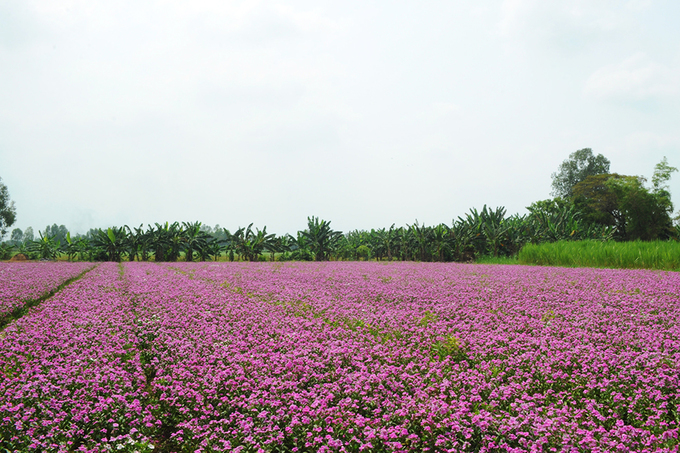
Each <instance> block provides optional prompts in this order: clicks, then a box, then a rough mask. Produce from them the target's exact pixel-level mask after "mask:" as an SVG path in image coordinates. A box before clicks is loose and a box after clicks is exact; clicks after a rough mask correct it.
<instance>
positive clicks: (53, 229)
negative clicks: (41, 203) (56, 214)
mask: <svg viewBox="0 0 680 453" xmlns="http://www.w3.org/2000/svg"><path fill="white" fill-rule="evenodd" d="M67 234H68V229H67V228H66V226H65V225H57V224H56V223H55V224H54V225H52V226H50V225H47V226H46V227H45V236H50V237H51V238H54V241H55V242H56V243H57V244H58V245H59V246H62V245H65V244H66V235H67Z"/></svg>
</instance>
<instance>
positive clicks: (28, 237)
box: [24, 227, 35, 244]
mask: <svg viewBox="0 0 680 453" xmlns="http://www.w3.org/2000/svg"><path fill="white" fill-rule="evenodd" d="M34 237H35V236H34V235H33V227H28V228H26V230H25V231H24V244H26V243H28V242H31V241H32V240H33V239H34Z"/></svg>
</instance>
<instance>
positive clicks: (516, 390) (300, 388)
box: [0, 262, 680, 452]
mask: <svg viewBox="0 0 680 453" xmlns="http://www.w3.org/2000/svg"><path fill="white" fill-rule="evenodd" d="M679 314H680V278H679V277H678V274H674V273H665V272H650V271H615V270H595V269H587V270H584V269H554V268H533V267H522V266H481V265H458V264H436V263H391V264H383V263H370V262H369V263H342V262H333V263H286V264H282V263H219V264H217V263H173V264H170V263H168V264H163V265H159V264H154V263H125V264H124V265H116V264H113V263H104V264H101V265H99V266H98V267H97V268H95V269H94V270H92V271H90V272H88V273H87V274H85V275H84V276H83V277H82V278H81V279H79V280H77V281H75V282H74V283H72V284H70V285H69V286H67V287H66V288H65V289H64V290H62V291H60V292H58V293H57V294H56V295H55V296H54V297H52V298H50V299H48V300H46V301H45V302H43V303H42V304H41V305H40V306H39V307H37V308H35V309H33V310H32V311H31V312H30V313H29V314H28V315H27V316H24V317H23V318H21V319H19V320H17V321H16V322H14V323H12V324H11V325H10V326H8V327H7V328H6V329H5V330H4V332H3V333H4V336H5V338H4V339H3V340H0V373H2V380H0V449H2V448H4V449H6V450H9V451H15V450H18V451H130V452H132V451H138V452H145V451H168V452H170V451H178V452H180V451H181V452H185V451H186V452H189V451H191V452H193V451H240V452H246V451H253V452H258V451H291V452H293V451H296V452H302V451H309V452H312V451H399V452H410V451H512V452H515V451H516V452H519V451H550V450H551V448H554V449H556V450H555V451H573V452H578V451H583V452H585V451H589V452H590V451H650V452H651V451H669V452H670V451H677V449H678V446H679V445H680V441H679V440H678V423H679V421H680V420H679V415H678V410H677V407H678V403H680V390H679V389H680V381H679V373H678V371H679V370H680V324H679V323H678V320H679V319H680V318H679V317H678V315H679Z"/></svg>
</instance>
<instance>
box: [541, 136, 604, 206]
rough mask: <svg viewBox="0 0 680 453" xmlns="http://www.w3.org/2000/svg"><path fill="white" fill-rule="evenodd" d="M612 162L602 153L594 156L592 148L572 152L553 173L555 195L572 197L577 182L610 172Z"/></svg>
mask: <svg viewBox="0 0 680 453" xmlns="http://www.w3.org/2000/svg"><path fill="white" fill-rule="evenodd" d="M610 164H611V162H609V159H607V158H606V157H604V156H603V155H602V154H598V155H597V156H594V155H593V150H592V149H590V148H584V149H580V150H578V151H575V152H573V153H571V154H570V155H569V158H568V159H567V160H565V161H564V162H562V163H561V164H560V167H559V169H558V171H557V173H553V174H552V175H551V177H552V180H553V182H552V187H553V191H552V193H553V196H556V197H562V198H571V196H572V189H573V187H574V186H575V185H576V184H578V183H579V182H581V181H583V180H585V179H586V178H587V177H588V176H594V175H601V174H604V173H609V165H610Z"/></svg>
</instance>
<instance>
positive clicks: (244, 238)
mask: <svg viewBox="0 0 680 453" xmlns="http://www.w3.org/2000/svg"><path fill="white" fill-rule="evenodd" d="M252 226H253V224H252V223H251V224H250V225H248V228H239V229H238V230H237V231H236V232H235V233H234V234H233V235H231V241H230V242H231V244H232V245H231V247H233V250H234V251H236V252H237V253H238V254H239V255H241V256H242V257H243V259H246V260H248V261H258V260H259V257H260V255H261V254H262V252H264V251H265V250H267V251H270V250H272V251H274V250H275V244H274V238H275V235H273V234H267V227H266V226H265V227H264V228H263V229H262V230H261V231H260V230H259V229H257V228H256V229H255V230H253V229H252Z"/></svg>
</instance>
